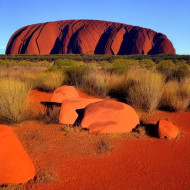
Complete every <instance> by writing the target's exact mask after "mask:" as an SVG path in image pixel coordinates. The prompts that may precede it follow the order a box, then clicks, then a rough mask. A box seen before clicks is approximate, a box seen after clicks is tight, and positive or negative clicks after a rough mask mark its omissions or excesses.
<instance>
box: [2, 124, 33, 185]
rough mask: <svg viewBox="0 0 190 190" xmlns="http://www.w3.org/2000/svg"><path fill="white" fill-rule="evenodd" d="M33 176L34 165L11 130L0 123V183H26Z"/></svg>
mask: <svg viewBox="0 0 190 190" xmlns="http://www.w3.org/2000/svg"><path fill="white" fill-rule="evenodd" d="M34 176H35V169H34V165H33V163H32V161H31V159H30V157H29V156H28V154H27V153H26V151H25V150H24V148H23V146H22V145H21V143H20V141H19V140H18V139H17V137H16V135H15V134H14V132H13V130H12V129H11V128H10V127H8V126H6V125H0V185H1V184H9V183H14V184H17V183H26V182H27V181H29V180H30V179H32V178H34Z"/></svg>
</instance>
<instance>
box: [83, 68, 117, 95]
mask: <svg viewBox="0 0 190 190" xmlns="http://www.w3.org/2000/svg"><path fill="white" fill-rule="evenodd" d="M111 78H112V75H111V74H110V73H108V72H105V71H98V72H96V71H94V72H89V73H88V74H87V75H85V76H84V78H83V80H82V85H81V88H82V89H83V90H84V91H85V92H86V93H89V94H91V95H98V96H101V97H105V96H107V94H108V92H109V85H110V83H111ZM112 79H113V78H112Z"/></svg>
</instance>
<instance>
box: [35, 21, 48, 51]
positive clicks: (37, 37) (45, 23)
mask: <svg viewBox="0 0 190 190" xmlns="http://www.w3.org/2000/svg"><path fill="white" fill-rule="evenodd" d="M46 24H48V22H46V23H44V24H43V25H42V28H41V29H40V32H39V34H38V36H37V38H36V45H37V47H38V52H39V54H40V47H39V45H38V38H39V37H40V34H41V33H42V30H43V29H44V27H45V25H46Z"/></svg>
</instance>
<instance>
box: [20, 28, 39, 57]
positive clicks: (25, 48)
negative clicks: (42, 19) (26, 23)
mask: <svg viewBox="0 0 190 190" xmlns="http://www.w3.org/2000/svg"><path fill="white" fill-rule="evenodd" d="M40 26H41V25H39V26H37V28H36V29H35V30H34V31H33V32H32V34H30V36H29V37H28V38H27V39H26V41H25V44H24V45H23V47H22V49H21V52H20V54H24V53H25V52H26V50H27V47H28V44H29V42H30V40H31V38H32V36H33V35H34V33H35V32H36V31H37V30H38V28H40Z"/></svg>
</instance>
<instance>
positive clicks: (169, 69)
mask: <svg viewBox="0 0 190 190" xmlns="http://www.w3.org/2000/svg"><path fill="white" fill-rule="evenodd" d="M156 69H157V70H158V71H159V72H161V73H162V74H163V75H164V76H165V78H166V82H167V81H169V80H178V81H181V80H182V79H184V78H185V77H186V76H187V75H188V74H189V67H188V65H187V64H185V63H183V62H179V63H177V64H174V63H173V62H172V61H171V60H164V61H161V62H159V63H158V65H157V66H156Z"/></svg>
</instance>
